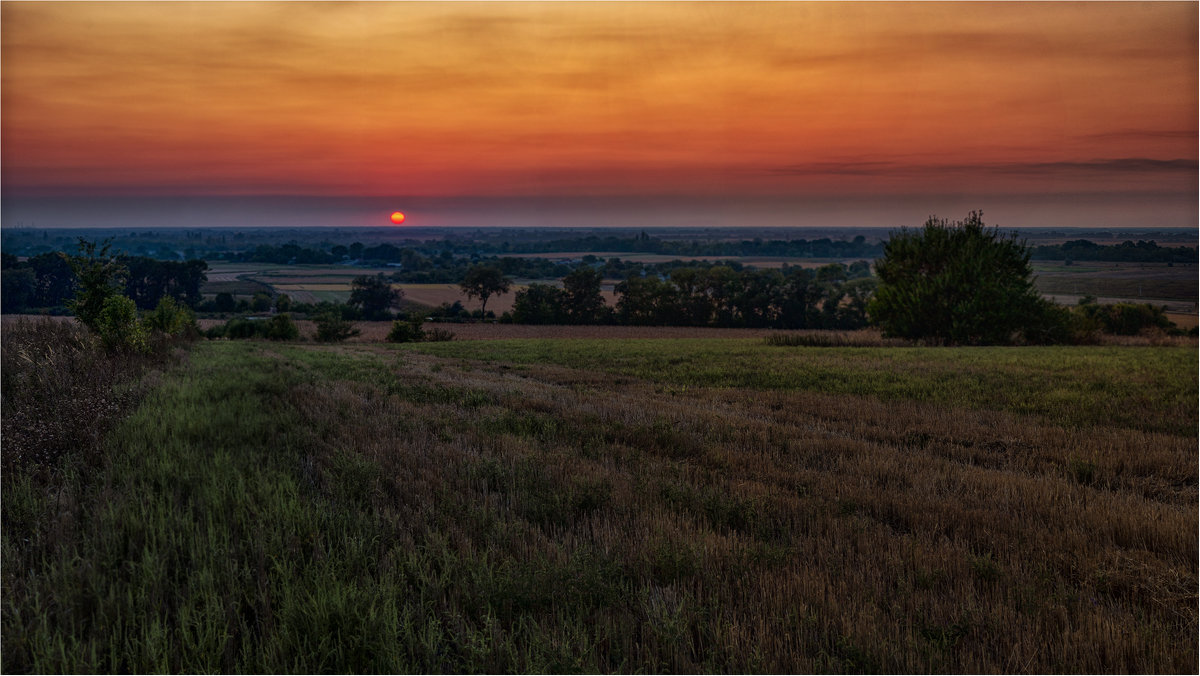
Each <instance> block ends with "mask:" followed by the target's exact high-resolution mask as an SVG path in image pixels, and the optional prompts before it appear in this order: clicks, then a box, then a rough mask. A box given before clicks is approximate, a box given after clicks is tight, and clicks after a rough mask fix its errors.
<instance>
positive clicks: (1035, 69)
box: [0, 2, 1200, 228]
mask: <svg viewBox="0 0 1200 676" xmlns="http://www.w3.org/2000/svg"><path fill="white" fill-rule="evenodd" d="M0 14H2V16H0V19H2V22H0V31H2V35H0V50H2V57H3V59H2V61H0V70H2V78H0V80H2V92H0V95H2V99H0V100H2V106H3V111H2V115H0V127H2V129H0V132H2V134H3V140H4V143H3V147H2V149H0V155H2V158H0V159H2V160H3V165H2V171H0V184H2V185H0V191H2V196H3V203H2V205H0V211H2V217H3V224H4V226H6V227H12V226H15V225H17V224H18V223H21V224H24V225H30V224H35V225H37V226H39V227H87V226H106V227H147V226H150V227H172V226H178V227H198V226H203V225H209V226H230V227H259V226H306V225H325V226H339V225H345V226H370V225H384V224H385V223H386V222H387V221H386V219H387V215H388V214H389V213H391V211H392V210H394V209H402V210H404V211H405V212H406V213H408V214H409V220H408V221H407V222H406V223H407V224H409V225H412V226H425V227H439V226H475V227H489V226H553V227H569V226H584V227H600V226H606V225H614V226H624V227H665V226H693V227H736V226H739V225H746V226H756V227H765V226H792V227H798V226H799V227H802V226H814V227H833V226H841V225H844V226H859V227H870V226H873V227H895V226H900V225H910V226H912V225H919V224H920V222H921V221H923V220H924V218H925V217H926V216H928V215H930V214H937V215H939V216H943V217H949V218H959V217H962V216H963V215H964V214H965V213H966V211H968V210H971V209H983V210H984V212H985V214H986V217H987V220H988V222H989V223H997V224H1000V225H1002V226H1004V227H1107V228H1114V227H1129V228H1135V227H1137V228H1155V227H1194V226H1195V225H1196V223H1197V219H1198V217H1200V208H1198V201H1197V196H1198V190H1197V181H1198V179H1200V172H1198V171H1197V116H1198V114H1200V110H1198V105H1197V95H1196V92H1197V88H1198V78H1197V73H1198V69H1197V57H1196V55H1197V20H1198V6H1197V4H1196V3H1119V4H1118V3H1036V4H1025V3H1000V4H982V3H979V4H976V3H963V4H952V3H931V4H924V3H921V4H909V3H821V4H808V3H773V4H753V3H736V4H723V3H699V4H692V3H668V4H643V3H531V4H521V3H490V2H489V3H405V4H393V3H364V4H360V3H273V2H271V3H265V2H244V3H241V2H239V3H159V2H146V3H82V4H80V3H41V2H22V3H4V4H3V5H0Z"/></svg>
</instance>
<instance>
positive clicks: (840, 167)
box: [766, 157, 1200, 176]
mask: <svg viewBox="0 0 1200 676" xmlns="http://www.w3.org/2000/svg"><path fill="white" fill-rule="evenodd" d="M1198 169H1200V165H1198V163H1197V160H1188V159H1170V160H1160V159H1152V158H1146V157H1123V158H1114V159H1092V160H1082V161H1056V162H983V163H979V164H919V163H913V164H908V163H901V162H891V161H874V160H872V161H862V160H857V161H847V162H811V163H806V164H790V165H783V166H776V167H770V168H768V169H767V170H766V173H769V174H775V175H785V176H822V175H843V176H884V175H888V174H902V175H911V174H946V173H956V174H961V173H973V174H989V173H991V174H1007V175H1035V174H1052V173H1063V172H1066V173H1099V174H1110V173H1112V174H1126V173H1139V174H1147V173H1154V174H1159V173H1170V174H1174V173H1180V172H1192V173H1195V172H1197V170H1198Z"/></svg>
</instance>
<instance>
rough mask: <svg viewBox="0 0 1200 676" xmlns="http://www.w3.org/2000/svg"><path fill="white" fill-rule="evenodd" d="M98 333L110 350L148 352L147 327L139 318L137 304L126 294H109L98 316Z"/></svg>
mask: <svg viewBox="0 0 1200 676" xmlns="http://www.w3.org/2000/svg"><path fill="white" fill-rule="evenodd" d="M96 333H97V334H99V336H100V341H101V342H102V343H104V347H105V348H107V349H109V350H115V351H120V352H147V351H149V349H150V347H149V343H148V342H147V340H146V339H147V331H146V327H145V326H144V325H143V324H142V322H141V321H140V320H139V319H138V314H137V304H136V303H134V302H133V299H131V298H128V297H126V296H109V297H108V299H107V300H105V301H104V305H103V306H102V307H101V309H100V314H99V316H97V317H96Z"/></svg>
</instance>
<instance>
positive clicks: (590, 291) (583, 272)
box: [563, 266, 604, 324]
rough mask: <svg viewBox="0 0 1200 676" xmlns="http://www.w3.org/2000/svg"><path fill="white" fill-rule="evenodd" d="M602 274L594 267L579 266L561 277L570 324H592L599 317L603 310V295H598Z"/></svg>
mask: <svg viewBox="0 0 1200 676" xmlns="http://www.w3.org/2000/svg"><path fill="white" fill-rule="evenodd" d="M602 281H604V277H603V275H601V274H600V272H599V271H598V270H596V269H595V268H591V267H587V266H580V267H577V268H575V269H574V270H572V271H571V273H570V274H568V275H567V276H566V277H563V304H564V305H565V306H566V314H567V319H568V321H570V322H571V323H572V324H593V323H595V322H596V321H598V320H599V319H600V313H601V312H603V310H604V297H603V296H601V295H600V283H601V282H602Z"/></svg>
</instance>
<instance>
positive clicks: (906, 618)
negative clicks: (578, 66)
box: [0, 339, 1198, 673]
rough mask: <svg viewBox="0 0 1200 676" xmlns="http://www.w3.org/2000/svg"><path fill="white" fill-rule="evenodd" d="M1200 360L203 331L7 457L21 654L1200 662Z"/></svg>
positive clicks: (708, 668) (589, 668)
mask: <svg viewBox="0 0 1200 676" xmlns="http://www.w3.org/2000/svg"><path fill="white" fill-rule="evenodd" d="M1196 368H1197V364H1196V352H1195V350H1194V349H1171V348H1165V349H1159V348H1155V349H1144V348H1091V347H1086V348H962V349H924V350H914V349H909V348H900V349H878V348H849V349H807V348H791V347H772V346H766V345H764V344H763V343H762V341H760V340H757V339H755V340H742V341H737V340H692V341H688V340H680V341H675V340H663V341H651V342H646V341H640V342H622V341H610V342H608V343H605V344H600V345H588V344H581V343H580V342H579V341H553V340H536V341H519V340H514V341H508V342H505V343H499V342H497V343H489V344H478V343H477V344H475V345H464V344H458V345H455V344H453V343H442V344H426V345H421V344H416V345H406V346H390V345H339V346H320V345H312V344H308V345H304V344H278V343H265V342H207V343H202V344H199V345H197V346H196V347H195V348H194V349H193V350H192V352H191V355H190V357H189V359H188V360H187V362H186V364H183V365H182V366H181V367H180V368H179V369H175V370H173V371H171V372H170V373H167V374H164V375H163V376H161V377H160V378H158V379H157V380H156V381H155V382H156V386H155V388H154V390H153V391H152V392H151V394H150V396H148V397H147V398H146V399H145V400H144V403H143V404H142V406H141V407H140V408H138V409H137V410H136V411H135V412H134V413H133V414H132V415H131V416H130V417H129V418H127V419H126V420H124V421H122V422H121V423H120V424H119V425H117V426H116V427H115V428H114V431H113V433H112V438H111V443H110V444H109V445H108V447H107V448H108V453H107V455H106V456H105V461H104V462H103V463H97V464H96V465H95V466H88V465H75V466H74V469H72V470H71V471H69V472H65V473H64V474H63V477H64V479H63V480H62V483H61V486H58V487H56V490H53V491H48V490H44V489H43V488H42V487H41V486H40V485H38V484H36V483H33V482H32V481H31V480H30V479H28V478H27V477H22V476H20V475H16V474H15V473H5V474H4V476H3V479H4V481H5V484H4V488H5V490H4V491H3V493H2V496H3V500H4V505H3V506H4V514H5V519H6V522H5V524H6V528H5V530H4V533H3V535H4V538H5V539H4V551H5V566H4V568H3V574H4V583H5V585H4V589H5V603H6V610H5V613H4V615H3V619H4V627H3V632H2V633H0V635H3V637H4V645H3V651H2V652H0V655H2V656H3V668H4V671H5V672H6V673H27V672H65V673H95V672H125V671H130V672H139V673H141V672H155V673H159V672H161V673H168V672H189V673H190V672H195V673H201V672H203V673H213V672H239V673H267V672H271V673H278V672H302V673H327V672H338V673H427V672H437V673H476V672H489V673H514V672H519V673H535V672H537V673H540V672H555V673H563V672H585V673H643V672H645V673H663V672H666V673H793V672H798V673H806V672H807V673H817V672H820V673H826V672H829V673H859V672H869V673H995V672H1005V673H1010V672H1011V673H1018V672H1020V673H1026V672H1029V673H1062V672H1067V673H1106V672H1114V673H1128V672H1145V673H1195V670H1196V667H1197V647H1198V646H1197V635H1198V634H1197V612H1196V587H1197V569H1196V561H1197V543H1196V537H1195V534H1196V529H1197V527H1198V524H1197V511H1196V500H1197V471H1196V461H1195V459H1196V450H1195V449H1196V435H1195V430H1196V409H1195V406H1194V392H1195V389H1196ZM1131 374H1134V375H1133V376H1132V377H1131ZM1113 412H1117V413H1119V415H1112V413H1113ZM68 459H69V458H68ZM114 617H116V618H121V622H112V621H108V620H107V618H114Z"/></svg>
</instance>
